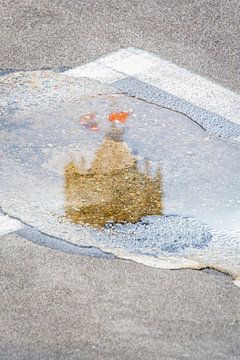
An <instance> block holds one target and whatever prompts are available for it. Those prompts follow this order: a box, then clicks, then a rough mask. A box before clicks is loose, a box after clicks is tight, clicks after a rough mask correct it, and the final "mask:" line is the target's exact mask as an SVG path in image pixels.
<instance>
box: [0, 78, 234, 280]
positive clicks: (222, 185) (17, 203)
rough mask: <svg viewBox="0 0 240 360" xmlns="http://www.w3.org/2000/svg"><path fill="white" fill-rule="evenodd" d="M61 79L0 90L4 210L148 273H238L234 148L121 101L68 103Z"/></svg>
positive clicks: (156, 110)
mask: <svg viewBox="0 0 240 360" xmlns="http://www.w3.org/2000/svg"><path fill="white" fill-rule="evenodd" d="M27 76H28V77H29V76H30V75H29V74H28V75H27ZM61 76H63V75H61V74H55V75H54V81H53V83H51V82H50V84H49V83H48V86H45V85H44V84H45V83H44V81H45V80H44V79H45V78H46V76H45V75H44V76H43V75H37V76H36V75H35V78H34V86H32V85H31V86H30V85H29V82H26V83H24V82H23V83H22V85H21V86H20V87H19V86H16V87H13V88H11V81H10V82H9V84H10V85H9V84H8V83H7V82H6V81H5V83H4V86H2V88H1V94H2V97H1V100H0V102H1V103H2V105H3V107H2V111H1V125H0V137H1V145H0V162H1V167H0V186H1V192H0V205H1V206H2V208H3V210H4V211H6V212H8V213H9V214H10V215H13V216H16V217H18V218H20V219H22V220H23V221H24V222H26V223H28V224H30V225H33V226H36V227H37V228H38V229H39V230H41V231H43V232H45V233H47V234H48V235H51V236H55V237H59V238H62V239H64V240H66V241H68V242H71V243H73V244H78V245H81V246H95V247H98V248H100V249H101V250H103V251H107V252H111V253H113V254H114V255H116V256H119V257H123V258H129V259H133V260H135V261H139V262H142V263H145V264H148V265H151V266H158V267H163V268H182V267H193V268H201V267H204V266H210V267H215V268H218V269H222V270H224V271H228V272H230V273H232V274H233V275H234V276H236V275H240V221H239V220H240V177H239V174H240V144H237V143H234V142H230V141H227V140H224V139H221V138H218V137H214V136H211V135H209V134H208V133H207V132H205V131H203V130H202V129H201V128H200V127H199V126H198V125H197V124H195V123H194V122H193V121H191V120H190V119H189V118H188V117H186V116H184V115H181V114H178V113H176V112H173V111H170V110H168V109H163V108H161V107H158V106H155V105H151V104H147V103H145V102H144V101H141V100H138V99H134V98H129V97H127V96H124V95H110V96H99V97H92V98H90V97H86V98H85V100H81V99H80V98H79V99H78V97H77V96H75V97H74V101H73V100H72V98H71V96H70V95H69V91H70V93H72V94H73V93H78V92H74V91H72V87H73V85H72V84H69V83H68V84H67V85H66V87H64V86H65V85H64V81H63V79H62V77H61ZM58 77H59V79H60V80H58ZM36 79H37V84H39V83H40V85H41V86H40V85H37V86H40V87H41V91H40V92H39V89H38V88H37V89H36ZM58 82H59V83H58ZM20 83H21V81H20ZM59 84H61V86H60V85H59ZM76 86H79V93H80V92H81V89H80V88H81V83H79V85H78V83H77V82H76V81H75V82H74V88H75V89H76ZM59 87H60V88H61V96H60V95H58V96H56V95H55V90H54V89H59ZM10 88H11V89H10ZM45 88H46V89H45ZM9 89H10V90H11V92H10V90H9ZM51 89H52V91H51ZM36 91H37V93H38V101H36V99H35V97H34V92H36ZM71 91H72V92H71ZM84 91H85V93H86V90H84ZM90 93H91V92H90ZM23 94H24V96H23Z"/></svg>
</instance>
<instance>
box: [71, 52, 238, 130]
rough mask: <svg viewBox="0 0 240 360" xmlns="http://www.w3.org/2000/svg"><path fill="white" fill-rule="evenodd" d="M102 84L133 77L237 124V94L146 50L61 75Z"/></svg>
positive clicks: (114, 56)
mask: <svg viewBox="0 0 240 360" xmlns="http://www.w3.org/2000/svg"><path fill="white" fill-rule="evenodd" d="M65 74H66V75H69V76H73V77H82V76H86V77H89V78H92V79H95V80H99V81H101V82H103V83H112V82H114V81H116V80H121V79H124V78H126V77H128V76H134V77H136V78H137V79H139V80H141V81H143V82H145V83H147V84H150V85H153V86H155V87H158V88H159V89H161V90H164V91H166V92H168V93H170V94H172V95H174V96H177V97H179V98H182V99H184V100H185V101H188V102H190V103H192V104H194V105H196V106H199V107H201V108H203V109H205V110H208V111H210V112H214V113H215V114H217V115H219V116H222V117H224V118H225V119H227V120H230V121H232V122H234V123H237V124H240V95H239V94H237V93H234V92H233V91H231V90H229V89H226V88H224V87H222V86H221V85H219V84H217V83H215V82H213V81H211V80H209V79H206V78H204V77H202V76H200V75H197V74H194V73H192V72H190V71H188V70H186V69H184V68H182V67H179V66H177V65H175V64H173V63H171V62H169V61H167V60H163V59H161V58H159V57H157V56H155V55H153V54H150V53H148V52H146V51H143V50H140V49H135V48H127V49H123V50H119V51H117V52H115V53H112V54H109V55H107V56H105V57H102V58H99V59H98V60H96V61H95V62H91V63H89V64H86V65H83V66H79V67H76V68H75V69H71V70H68V71H66V72H65Z"/></svg>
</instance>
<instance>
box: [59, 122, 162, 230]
mask: <svg viewBox="0 0 240 360" xmlns="http://www.w3.org/2000/svg"><path fill="white" fill-rule="evenodd" d="M161 195H162V191H161V176H160V172H159V170H157V171H156V173H155V175H153V176H152V175H151V169H150V163H149V162H148V161H147V160H146V161H145V166H144V170H142V169H140V167H139V165H138V163H137V159H136V158H135V157H134V156H133V155H132V153H131V150H130V148H129V147H128V145H127V144H126V143H125V142H124V141H123V129H120V128H118V127H116V126H115V125H114V124H113V125H112V126H111V127H110V130H108V132H107V133H106V135H105V138H104V140H103V142H102V144H101V145H100V147H99V148H98V150H97V151H96V154H95V159H94V161H93V162H92V164H91V167H90V168H87V166H86V163H85V159H84V158H82V159H81V161H80V163H79V164H76V163H75V162H73V161H71V162H70V163H68V164H67V165H66V166H65V198H66V203H65V213H66V216H67V217H68V218H70V219H71V220H72V221H73V222H74V223H82V224H89V225H92V226H96V227H102V226H104V225H105V224H106V223H109V222H114V223H123V222H132V223H135V222H137V221H138V220H139V219H140V218H141V217H143V216H145V215H161V214H162V202H161Z"/></svg>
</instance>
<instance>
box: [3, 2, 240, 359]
mask: <svg viewBox="0 0 240 360" xmlns="http://www.w3.org/2000/svg"><path fill="white" fill-rule="evenodd" d="M239 14H240V5H239V2H238V1H231V2H226V1H223V0H220V1H203V0H202V1H192V2H183V1H181V2H179V1H176V0H175V1H168V2H164V1H138V2H128V1H122V2H121V3H119V2H117V1H115V0H114V1H106V0H105V1H103V0H102V1H93V0H91V1H81V2H80V1H79V2H76V1H63V0H62V1H51V2H50V1H41V3H40V2H37V1H2V2H1V4H0V24H1V25H0V54H1V55H0V68H1V69H7V68H15V69H35V68H44V67H58V66H70V67H72V66H75V65H79V64H81V63H86V62H89V61H91V60H94V59H96V58H98V57H99V56H100V55H104V54H106V53H108V52H109V51H115V50H118V49H119V48H123V47H124V48H125V47H128V46H134V47H138V48H142V49H144V50H147V51H152V52H154V53H156V54H157V55H159V56H161V57H164V58H166V59H168V60H171V61H173V62H175V63H177V64H178V65H182V66H185V67H186V68H188V69H190V70H193V71H196V72H197V73H200V74H202V75H206V76H207V77H210V78H212V79H214V80H216V81H217V82H219V83H221V84H223V85H225V86H227V87H229V88H231V89H233V90H235V91H239V67H238V66H239V63H240V54H239ZM0 249H1V250H0V272H1V293H2V294H3V295H2V297H1V302H0V309H1V311H0V314H1V328H0V331H1V337H0V358H1V359H6V360H12V359H18V360H19V359H24V360H25V359H26V360H27V359H81V360H82V359H83V360H85V359H104V360H105V359H134V360H135V359H164V360H168V359H169V360H170V359H179V360H180V359H181V360H182V359H191V360H192V359H193V360H194V359H199V360H200V359H209V360H210V359H211V360H222V359H224V360H225V359H226V360H231V359H234V360H237V359H239V358H240V346H239V338H240V317H239V314H240V302H239V289H238V288H237V287H235V286H234V285H232V283H231V282H230V279H229V278H228V277H226V276H225V275H222V274H219V273H216V272H211V271H210V272H209V273H206V272H205V271H201V272H199V271H192V270H184V271H164V270H159V269H153V268H150V267H146V266H143V265H139V264H136V263H133V262H128V261H121V260H109V259H96V258H88V257H80V256H77V255H69V254H66V253H64V252H60V251H56V250H52V249H48V248H44V247H40V246H38V245H36V244H32V243H31V242H30V241H26V240H23V239H22V238H20V237H18V236H17V235H14V234H13V235H5V236H2V237H1V247H0Z"/></svg>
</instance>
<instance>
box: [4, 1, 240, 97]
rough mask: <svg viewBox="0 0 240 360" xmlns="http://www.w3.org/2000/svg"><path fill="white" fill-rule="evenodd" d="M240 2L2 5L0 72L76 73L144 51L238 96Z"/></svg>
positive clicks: (87, 2)
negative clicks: (68, 69) (107, 58)
mask: <svg viewBox="0 0 240 360" xmlns="http://www.w3.org/2000/svg"><path fill="white" fill-rule="evenodd" d="M239 18H240V2H239V1H238V0H231V1H225V0H201V1H199V0H193V1H182V0H181V1H178V0H168V1H164V0H148V1H146V0H140V1H127V0H124V1H117V0H97V1H96V0H83V1H72V0H53V1H49V0H43V1H41V2H39V1H37V0H32V1H26V0H13V1H9V0H2V1H1V3H0V24H1V25H0V69H1V68H2V69H6V68H18V69H33V68H44V67H54V66H75V65H79V64H81V63H85V62H89V61H91V60H94V59H96V58H98V57H99V56H101V55H104V54H107V53H109V52H111V51H115V50H118V49H120V48H126V47H128V46H133V47H137V48H141V49H144V50H147V51H150V52H153V53H156V54H157V55H158V56H160V57H163V58H165V59H168V60H171V61H173V62H174V63H176V64H178V65H181V66H184V67H186V68H189V69H191V70H193V71H194V72H198V73H200V74H202V75H206V76H207V77H210V78H212V79H214V80H216V81H217V82H220V83H221V84H223V85H226V86H228V87H230V88H232V89H235V90H237V91H239V90H240V88H239V78H240V67H239V64H240V46H239V32H240V25H239Z"/></svg>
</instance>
